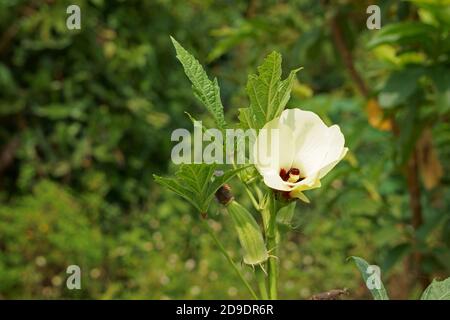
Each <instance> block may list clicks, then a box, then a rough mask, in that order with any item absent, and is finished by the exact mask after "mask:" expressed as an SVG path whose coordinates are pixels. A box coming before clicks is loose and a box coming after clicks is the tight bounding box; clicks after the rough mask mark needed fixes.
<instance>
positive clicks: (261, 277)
mask: <svg viewBox="0 0 450 320" xmlns="http://www.w3.org/2000/svg"><path fill="white" fill-rule="evenodd" d="M255 273H256V279H257V280H258V287H259V294H260V295H261V299H263V300H269V295H268V293H267V286H266V280H267V279H266V274H265V273H264V271H263V270H262V269H257V270H256V271H255Z"/></svg>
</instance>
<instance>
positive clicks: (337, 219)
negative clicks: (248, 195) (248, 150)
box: [0, 0, 450, 299]
mask: <svg viewBox="0 0 450 320" xmlns="http://www.w3.org/2000/svg"><path fill="white" fill-rule="evenodd" d="M373 2H376V3H377V4H378V5H379V6H380V7H381V12H382V28H381V30H368V29H367V27H366V19H367V17H368V14H367V13H366V8H367V6H368V5H370V4H373ZM70 4H78V5H79V6H80V7H81V13H82V19H81V21H82V28H81V30H67V28H66V18H67V14H66V8H67V6H68V5H70ZM449 32H450V3H449V2H448V1H446V0H412V1H394V0H384V1H351V0H338V1H315V0H293V1H271V0H268V1H261V0H253V1H248V2H245V1H236V0H228V1H226V0H218V1H202V0H187V1H181V0H180V1H177V0H152V1H126V2H125V1H102V0H91V1H87V0H86V1H81V0H80V1H52V0H47V1H19V0H4V1H1V2H0V298H153V299H169V298H170V299H174V298H189V299H190V298H200V299H201V298H210V299H214V298H221V299H227V298H249V297H248V294H247V292H246V291H245V288H243V287H242V285H241V284H240V282H239V280H238V279H237V277H236V276H235V274H234V273H233V271H232V270H230V269H229V268H228V266H227V265H226V264H225V263H224V262H225V261H224V258H223V257H222V256H221V254H220V252H219V251H218V250H217V248H216V247H215V246H214V243H213V242H211V241H210V239H209V237H208V235H207V233H206V232H205V230H203V229H202V226H201V224H200V222H199V219H200V217H199V215H198V213H197V212H196V211H195V210H194V209H193V208H192V207H191V206H190V205H189V204H188V203H186V202H185V201H183V200H182V199H180V198H178V197H177V196H176V195H175V194H172V193H171V192H169V191H167V190H165V189H162V188H161V187H160V186H158V185H157V184H156V183H155V182H154V180H153V177H152V174H158V175H168V174H170V173H171V172H174V169H175V168H174V166H173V165H172V164H171V162H170V151H171V147H172V143H171V142H170V134H171V132H172V130H173V129H175V128H189V129H191V128H192V125H191V122H190V119H189V117H187V116H186V114H185V112H189V114H191V115H193V116H194V117H195V118H198V119H202V120H204V121H205V123H207V124H212V121H213V119H211V118H210V117H209V116H208V114H207V112H206V110H204V109H203V108H202V107H201V106H200V105H199V103H198V101H197V100H196V99H195V98H194V96H193V95H192V92H191V87H190V84H189V81H188V80H187V79H186V77H185V75H184V73H183V69H182V68H181V66H180V65H179V64H178V62H177V60H176V58H175V51H174V49H173V47H172V43H171V41H170V38H169V35H172V36H174V37H175V38H176V39H177V40H178V41H180V43H182V44H183V46H184V47H185V48H187V49H189V51H190V52H192V53H193V54H194V55H195V56H196V57H197V58H198V59H199V61H200V62H201V63H202V64H203V65H206V69H207V72H208V74H209V75H210V76H215V77H217V78H218V79H219V84H220V87H221V96H222V101H223V104H224V106H225V111H226V120H227V122H228V123H232V122H235V121H237V114H238V108H243V107H247V106H248V104H249V100H248V98H247V97H246V94H245V84H246V81H247V74H249V73H255V71H256V66H257V65H258V64H259V63H260V62H261V60H262V58H263V57H264V56H266V55H267V54H268V53H269V52H271V51H273V50H277V51H279V52H280V53H282V55H283V68H285V74H284V76H283V77H286V76H287V71H288V70H291V69H295V68H298V67H300V66H302V67H304V69H303V70H301V71H299V73H298V74H297V81H296V82H295V83H294V87H293V92H292V98H291V100H290V102H289V104H288V106H291V107H302V108H305V109H309V110H313V111H314V112H316V113H318V114H320V116H321V117H322V118H323V119H325V121H326V122H328V123H338V124H339V125H340V126H341V128H342V130H343V132H344V135H345V136H346V139H347V146H348V147H349V148H350V153H349V155H348V156H347V157H346V160H345V161H344V162H343V163H341V164H340V165H339V166H338V167H337V168H336V169H335V170H333V171H332V172H331V173H330V174H329V176H327V178H326V179H325V180H324V183H323V186H322V188H321V189H318V190H314V191H310V192H308V193H307V194H308V197H309V198H310V199H311V204H309V205H306V204H299V205H297V209H296V213H295V216H294V222H293V226H292V228H293V230H292V232H290V233H289V236H288V237H287V238H286V239H283V240H282V247H281V248H280V250H281V253H280V257H282V259H281V269H280V274H281V279H280V284H281V287H280V292H281V293H280V297H281V298H290V299H298V298H301V299H304V298H309V297H310V296H311V295H313V294H315V293H319V292H323V291H327V290H331V289H335V288H348V289H349V292H350V293H349V296H348V298H366V297H369V293H368V292H367V290H366V288H365V286H364V283H363V282H362V281H361V279H360V276H359V274H358V270H357V269H356V268H355V266H354V265H353V264H352V262H350V261H347V260H346V259H347V258H348V257H349V256H353V255H355V256H361V257H364V258H365V259H366V260H367V261H370V262H372V263H376V264H378V265H380V267H381V269H382V276H383V279H384V281H385V285H386V287H387V289H388V291H389V292H390V296H391V297H393V298H417V297H418V296H419V293H420V292H421V291H422V289H421V286H423V284H424V283H426V282H429V281H430V280H431V279H433V278H434V277H442V278H444V277H446V276H448V275H449V273H450V250H449V246H450V210H449V209H450V190H449V185H450V180H449V176H448V174H447V172H449V169H450V168H449V164H450V161H449V160H450V148H449V146H450V124H449V115H450V62H449V53H450V39H449ZM234 193H235V194H236V197H237V198H239V199H240V202H241V203H243V204H245V200H244V199H245V195H244V193H243V192H242V190H239V189H235V190H234ZM247 204H249V203H247ZM417 206H418V207H419V212H420V218H421V220H420V221H418V220H417V212H418V211H417V210H418V209H417V208H418V207H417ZM249 207H250V206H249ZM210 217H211V218H212V219H213V225H212V227H213V228H214V230H215V231H216V232H217V235H218V237H220V238H221V240H223V241H224V242H225V244H226V246H227V249H229V250H230V252H232V254H233V255H234V257H235V260H238V259H239V257H240V254H239V244H238V240H237V237H236V236H235V234H234V233H233V231H232V227H231V221H230V217H229V216H227V215H225V213H224V212H223V211H222V210H221V208H220V206H219V205H217V204H215V205H214V206H213V207H212V208H210ZM71 264H77V265H79V266H80V267H81V270H82V290H74V291H70V290H67V289H66V287H65V281H66V277H67V275H66V273H65V270H66V268H67V266H69V265H71ZM247 271H248V272H250V270H247Z"/></svg>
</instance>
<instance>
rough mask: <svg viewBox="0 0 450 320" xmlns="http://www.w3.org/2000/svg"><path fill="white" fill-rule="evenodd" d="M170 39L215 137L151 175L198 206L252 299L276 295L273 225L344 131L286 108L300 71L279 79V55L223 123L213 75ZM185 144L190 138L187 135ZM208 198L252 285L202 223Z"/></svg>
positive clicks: (333, 157) (380, 292)
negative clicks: (231, 235)
mask: <svg viewBox="0 0 450 320" xmlns="http://www.w3.org/2000/svg"><path fill="white" fill-rule="evenodd" d="M172 42H173V45H174V47H175V50H176V53H177V58H178V60H179V61H180V62H181V64H182V66H183V68H184V71H185V73H186V75H187V77H188V78H189V80H190V81H191V83H192V87H193V92H194V94H195V96H196V97H197V98H198V99H199V100H200V102H201V103H202V104H203V105H204V106H205V107H206V109H207V110H208V111H209V112H210V113H211V115H212V117H213V118H214V120H215V125H216V128H205V127H204V126H203V125H202V124H200V126H199V122H198V121H195V120H194V117H192V116H191V115H189V116H190V117H191V119H192V120H193V121H194V126H197V128H198V127H200V130H201V134H203V133H205V135H208V136H209V141H212V140H214V141H213V142H211V145H210V146H209V147H211V146H212V147H211V148H210V149H214V151H215V155H214V156H212V159H211V157H209V158H208V157H206V158H208V159H206V158H205V157H203V158H202V157H201V155H200V157H197V155H198V154H197V153H198V152H196V151H195V150H194V153H196V154H194V161H192V159H191V152H190V150H191V148H190V145H188V147H187V148H179V150H184V151H186V153H187V156H186V154H184V155H183V156H182V157H181V158H182V159H184V160H183V161H180V160H179V159H178V160H177V161H175V160H174V158H172V159H173V160H174V162H176V163H179V164H180V165H179V169H178V171H177V172H176V174H175V176H174V177H159V176H155V180H156V181H157V182H158V183H160V184H161V185H163V186H165V187H167V188H168V189H170V190H172V191H173V192H175V193H177V194H178V195H179V196H181V197H183V198H184V199H185V200H186V201H188V202H190V203H191V204H192V205H193V206H194V207H195V208H196V210H198V212H199V221H201V223H203V225H204V227H205V230H206V231H207V232H209V233H210V235H211V237H212V238H213V240H214V241H215V243H216V244H217V246H218V248H219V250H220V251H221V252H222V254H223V255H224V256H225V258H226V259H227V261H228V262H229V264H230V266H231V268H233V270H234V271H235V272H236V273H237V274H238V276H239V278H240V279H241V281H242V282H243V283H244V285H245V286H246V288H247V289H248V291H249V293H250V295H251V297H252V298H254V299H277V297H278V285H277V282H278V273H279V272H278V265H279V261H280V260H281V259H282V257H280V256H279V255H278V251H279V250H278V248H279V241H280V238H281V235H280V232H282V231H281V230H285V229H280V228H278V224H280V223H289V222H290V219H291V218H292V215H293V211H294V209H295V205H296V202H297V201H304V202H307V203H309V200H308V198H307V195H306V194H305V191H307V190H311V189H315V188H319V187H320V186H321V179H322V178H323V177H324V176H325V175H326V174H327V173H328V172H330V171H331V170H332V169H333V168H334V167H335V166H336V165H337V164H338V163H339V162H340V161H341V160H342V159H343V158H344V157H345V155H346V153H347V151H348V149H347V148H346V147H345V138H344V135H343V134H342V132H341V130H340V128H339V126H338V125H332V126H327V125H326V124H325V123H324V122H323V121H322V120H321V119H320V118H319V116H318V115H316V114H315V113H313V112H311V111H304V110H301V109H300V108H291V109H286V105H287V103H288V101H289V98H290V92H291V89H292V85H293V83H294V80H295V78H296V73H297V72H298V71H299V70H300V69H296V70H293V71H291V72H290V73H289V75H288V76H287V78H286V79H282V71H281V63H282V58H281V55H280V54H279V53H277V52H272V53H271V54H269V55H268V56H267V57H266V58H265V59H264V61H263V63H262V65H261V66H260V67H258V73H257V74H252V75H250V76H249V77H248V82H247V86H246V92H247V94H248V97H249V102H250V103H249V106H248V107H246V108H241V109H239V116H238V119H239V123H237V124H228V123H227V122H226V121H225V116H224V110H223V105H222V101H221V98H220V88H219V84H218V81H217V79H214V80H213V81H211V80H210V79H209V78H208V76H207V74H206V73H205V71H204V70H203V68H202V66H201V64H200V63H199V62H198V61H197V60H196V59H195V58H194V57H193V56H192V55H191V54H190V53H189V52H188V51H187V50H185V49H184V48H183V47H182V46H181V45H180V44H179V43H178V42H177V41H176V40H175V39H173V38H172ZM237 72H238V71H237ZM208 132H209V133H208ZM194 135H195V134H194ZM224 135H225V136H226V137H225V138H224ZM230 135H231V136H232V137H233V139H231V140H230V139H229V137H230ZM211 136H214V139H212V138H211ZM234 138H237V143H236V144H234ZM247 140H248V141H249V143H248V145H246V141H247ZM187 141H188V142H189V143H191V142H192V139H187ZM185 142H186V141H185ZM207 148H208V147H207ZM194 149H196V148H195V147H194ZM223 150H225V151H223ZM205 152H206V149H205ZM224 153H225V160H224V157H223V154H224ZM218 154H219V156H218ZM242 154H244V155H242ZM203 155H204V154H203ZM172 156H173V154H172ZM224 163H225V164H224ZM233 178H235V180H238V181H239V183H241V184H242V186H243V189H244V190H245V196H248V197H249V199H250V200H251V201H250V202H251V203H252V206H253V208H246V207H244V206H243V205H241V204H240V203H239V199H236V198H235V197H234V195H233V192H232V190H231V188H230V186H229V184H228V182H229V181H230V180H231V179H233ZM214 199H217V201H218V202H219V203H220V204H221V205H223V206H224V207H226V211H227V212H228V215H229V217H230V219H231V221H232V222H233V225H234V230H229V232H235V233H236V236H237V238H238V239H239V242H240V245H241V246H242V252H243V256H242V259H241V261H242V262H243V263H244V264H245V265H248V266H250V267H251V270H253V272H254V279H255V282H256V283H257V287H258V290H255V289H254V287H253V285H252V284H251V283H250V282H249V281H248V280H247V279H246V278H245V277H244V276H243V274H242V270H241V268H240V267H239V265H238V261H234V260H233V259H232V257H231V256H230V255H229V254H228V252H227V250H226V249H225V248H224V246H223V245H222V243H221V242H220V240H219V239H218V237H217V235H216V234H215V231H214V230H213V229H212V228H211V227H210V225H209V224H208V221H207V220H208V219H209V216H208V210H209V209H210V204H211V202H212V201H214ZM246 203H247V202H246ZM199 223H200V222H199ZM343 258H345V257H343ZM354 259H355V262H356V264H357V266H358V267H359V268H360V270H361V272H362V273H363V277H365V272H366V270H364V269H363V267H364V266H365V265H367V266H368V264H367V263H366V262H365V261H364V260H362V259H360V258H357V257H354ZM365 279H366V278H365ZM447 282H448V281H447ZM374 290H375V291H372V293H373V294H374V297H375V298H376V299H387V294H386V291H385V290H384V287H383V288H382V289H374Z"/></svg>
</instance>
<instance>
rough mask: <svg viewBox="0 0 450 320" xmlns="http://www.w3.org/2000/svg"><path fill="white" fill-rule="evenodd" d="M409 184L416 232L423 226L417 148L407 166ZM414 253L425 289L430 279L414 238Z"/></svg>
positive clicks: (412, 221) (413, 262)
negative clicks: (422, 266)
mask: <svg viewBox="0 0 450 320" xmlns="http://www.w3.org/2000/svg"><path fill="white" fill-rule="evenodd" d="M406 177H407V183H408V193H409V206H410V209H411V214H412V217H411V224H412V226H413V228H414V231H417V230H418V229H419V228H420V226H421V225H422V224H423V217H422V206H421V203H420V181H419V164H418V151H417V147H416V148H414V150H413V153H412V154H411V158H410V159H409V161H408V165H407V173H406ZM414 246H415V248H414V252H413V254H412V256H411V261H410V262H411V263H412V264H413V265H412V266H411V269H412V270H413V271H414V273H415V275H416V277H417V279H418V280H419V283H420V285H421V286H422V288H423V289H425V288H426V287H427V286H428V284H429V279H428V276H427V274H425V273H424V272H423V271H422V269H421V265H422V260H423V257H422V254H421V253H420V252H419V251H418V249H417V239H416V238H414Z"/></svg>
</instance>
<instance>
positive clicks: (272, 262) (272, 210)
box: [266, 193, 278, 300]
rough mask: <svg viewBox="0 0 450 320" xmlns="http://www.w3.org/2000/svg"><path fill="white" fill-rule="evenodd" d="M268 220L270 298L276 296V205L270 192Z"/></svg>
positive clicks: (275, 297) (274, 298) (273, 298)
mask: <svg viewBox="0 0 450 320" xmlns="http://www.w3.org/2000/svg"><path fill="white" fill-rule="evenodd" d="M267 209H268V211H269V212H268V213H269V221H268V225H267V234H266V238H267V249H268V250H269V252H270V254H271V256H270V257H269V262H268V274H269V297H270V299H272V300H276V299H277V298H278V290H277V286H278V283H277V282H278V260H277V259H278V258H277V246H278V243H277V220H276V217H277V216H276V215H277V206H276V200H275V198H274V195H273V194H272V193H270V195H269V203H268V208H267Z"/></svg>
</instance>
